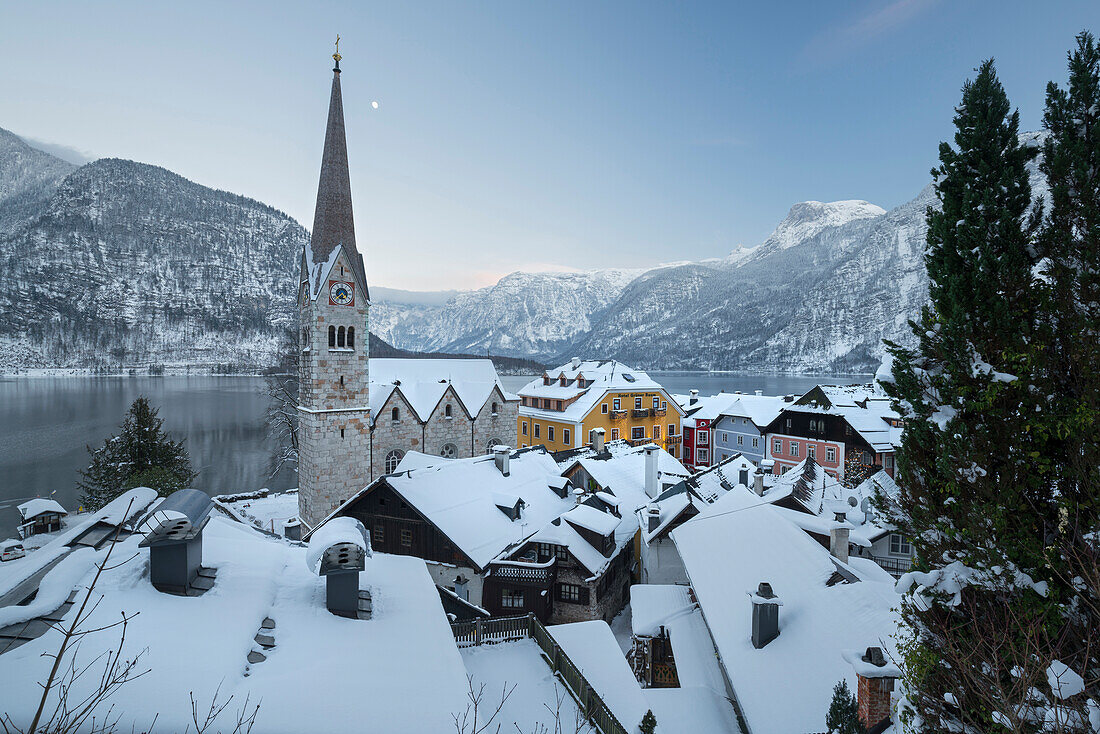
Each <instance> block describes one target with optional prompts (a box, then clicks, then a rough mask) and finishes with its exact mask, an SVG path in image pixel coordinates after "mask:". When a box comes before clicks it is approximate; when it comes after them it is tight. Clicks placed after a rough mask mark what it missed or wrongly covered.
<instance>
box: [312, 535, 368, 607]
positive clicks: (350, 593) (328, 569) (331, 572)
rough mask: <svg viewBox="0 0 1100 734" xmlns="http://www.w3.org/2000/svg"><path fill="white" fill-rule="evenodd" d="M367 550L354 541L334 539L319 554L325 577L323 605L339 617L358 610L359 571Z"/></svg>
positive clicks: (364, 560)
mask: <svg viewBox="0 0 1100 734" xmlns="http://www.w3.org/2000/svg"><path fill="white" fill-rule="evenodd" d="M366 567H367V566H366V553H365V552H364V551H363V549H362V548H361V547H360V546H358V545H356V544H355V543H336V544H335V545H331V546H329V547H328V549H326V550H325V554H324V555H323V556H322V557H321V570H320V571H319V573H320V574H321V575H322V576H324V577H325V580H326V582H327V583H326V585H325V586H326V590H325V606H326V607H328V610H329V611H330V612H332V613H333V614H337V615H339V616H341V617H357V616H358V614H359V572H360V571H362V570H363V569H364V568H366Z"/></svg>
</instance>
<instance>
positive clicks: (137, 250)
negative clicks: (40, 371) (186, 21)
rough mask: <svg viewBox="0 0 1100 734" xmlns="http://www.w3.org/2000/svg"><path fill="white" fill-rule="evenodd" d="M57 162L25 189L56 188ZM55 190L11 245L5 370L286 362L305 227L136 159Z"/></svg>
mask: <svg viewBox="0 0 1100 734" xmlns="http://www.w3.org/2000/svg"><path fill="white" fill-rule="evenodd" d="M41 156H45V158H42V157H41ZM52 158H53V157H52V156H48V155H47V154H45V153H42V154H40V156H39V157H38V158H37V159H36V160H37V164H38V165H37V167H36V165H35V161H34V160H32V161H31V163H30V164H28V166H27V172H26V173H25V175H24V176H23V177H22V180H24V181H25V180H30V181H32V182H34V181H36V180H37V181H42V182H47V183H48V182H49V181H50V180H51V179H50V175H51V174H50V172H51V171H56V170H57V169H58V168H59V167H58V166H57V164H56V162H55V161H56V160H57V159H52ZM50 159H52V160H50ZM65 165H68V164H65ZM71 169H72V167H71V166H70V170H71ZM5 173H7V172H6V171H5ZM11 178H14V179H19V178H20V177H19V176H12V177H11ZM5 180H6V179H5ZM19 187H20V184H19V181H18V180H17V181H16V184H15V188H16V189H17V190H18V189H19ZM44 188H48V186H46V185H45V184H41V185H38V187H37V188H34V187H29V186H27V185H25V184H24V185H23V186H22V190H24V191H28V190H29V191H42V190H43V189H44ZM52 188H53V191H52V192H51V193H50V194H49V196H48V197H47V198H46V199H45V201H43V202H42V204H41V207H40V209H39V210H38V211H37V213H36V214H35V215H34V216H32V217H29V218H24V220H23V221H22V222H17V223H16V224H15V226H14V227H13V229H14V231H13V232H10V233H9V234H7V235H0V283H2V285H0V313H2V314H3V315H4V318H3V319H2V320H0V367H7V368H11V367H31V366H44V367H69V366H79V367H102V368H106V369H117V368H118V367H119V366H149V365H165V364H167V365H210V366H215V365H221V366H222V368H223V369H246V370H261V369H263V368H265V367H267V366H269V365H271V364H274V360H275V350H276V345H277V343H278V340H279V337H280V336H281V334H282V332H283V331H284V330H285V329H286V328H287V327H288V325H289V324H290V319H291V312H292V309H291V306H292V304H293V300H294V288H295V281H296V272H297V266H298V259H297V258H298V256H299V253H300V251H301V248H302V246H303V244H304V243H305V242H306V240H307V238H308V234H307V233H306V231H305V230H304V229H303V228H302V227H301V226H300V225H299V224H298V223H297V222H295V221H294V220H293V219H291V218H290V217H288V216H287V215H285V214H283V213H281V212H279V211H276V210H275V209H273V208H271V207H269V206H266V205H264V204H261V203H259V202H257V201H253V200H251V199H248V198H245V197H243V196H237V195H235V194H229V193H226V192H223V191H216V190H214V189H209V188H206V187H204V186H200V185H198V184H196V183H193V182H191V181H188V180H186V179H184V178H182V177H181V176H178V175H176V174H174V173H172V172H170V171H167V170H165V169H163V168H157V167H155V166H149V165H145V164H142V163H134V162H132V161H123V160H116V159H101V160H98V161H95V162H94V163H89V164H87V165H85V166H83V167H81V168H78V169H75V170H72V172H71V173H68V175H67V176H65V177H64V178H63V179H62V180H61V181H60V182H58V183H57V184H55V185H53V186H52Z"/></svg>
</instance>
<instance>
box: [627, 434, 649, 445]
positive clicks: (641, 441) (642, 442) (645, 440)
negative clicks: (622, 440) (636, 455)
mask: <svg viewBox="0 0 1100 734" xmlns="http://www.w3.org/2000/svg"><path fill="white" fill-rule="evenodd" d="M626 442H627V443H628V444H630V445H631V446H645V445H646V444H649V443H653V439H651V438H646V437H645V436H641V437H639V438H628V439H626Z"/></svg>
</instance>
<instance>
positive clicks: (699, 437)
mask: <svg viewBox="0 0 1100 734" xmlns="http://www.w3.org/2000/svg"><path fill="white" fill-rule="evenodd" d="M695 433H696V439H695V443H698V444H702V445H706V444H708V443H710V431H696V432H695Z"/></svg>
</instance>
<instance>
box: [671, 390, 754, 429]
mask: <svg viewBox="0 0 1100 734" xmlns="http://www.w3.org/2000/svg"><path fill="white" fill-rule="evenodd" d="M672 397H673V399H674V400H675V401H676V403H677V404H678V405H679V406H680V407H681V408H683V409H684V412H685V413H686V415H687V417H688V418H690V419H691V423H690V425H691V426H692V427H694V426H695V421H696V420H710V421H712V420H714V419H715V418H717V417H718V416H719V415H720V414H721V413H723V412H724V411H725V410H726V409H727V408H728V407H729V406H730V405H731V404H733V402H734V401H735V400H737V399H738V398H740V397H742V396H741V395H738V394H736V393H732V392H720V393H717V394H715V395H695V396H692V395H681V394H676V395H673V396H672ZM692 399H694V400H695V402H694V403H692V402H691V401H692Z"/></svg>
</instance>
